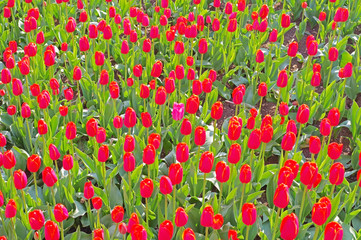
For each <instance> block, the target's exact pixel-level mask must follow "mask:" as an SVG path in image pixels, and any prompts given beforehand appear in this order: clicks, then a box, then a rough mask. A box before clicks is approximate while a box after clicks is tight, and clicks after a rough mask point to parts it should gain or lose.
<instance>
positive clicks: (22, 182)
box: [14, 169, 28, 204]
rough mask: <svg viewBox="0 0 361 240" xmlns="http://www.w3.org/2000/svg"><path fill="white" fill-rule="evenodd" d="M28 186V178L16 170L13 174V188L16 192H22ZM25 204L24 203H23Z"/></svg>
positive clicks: (19, 170) (22, 172)
mask: <svg viewBox="0 0 361 240" xmlns="http://www.w3.org/2000/svg"><path fill="white" fill-rule="evenodd" d="M27 184H28V178H27V176H26V174H25V172H24V171H22V170H21V169H18V170H16V171H15V172H14V185H15V188H16V189H18V190H22V189H24V188H26V185H27ZM24 204H25V203H24Z"/></svg>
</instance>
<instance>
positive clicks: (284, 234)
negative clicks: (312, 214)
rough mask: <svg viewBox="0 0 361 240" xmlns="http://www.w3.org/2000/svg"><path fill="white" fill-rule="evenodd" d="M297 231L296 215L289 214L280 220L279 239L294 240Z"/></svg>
mask: <svg viewBox="0 0 361 240" xmlns="http://www.w3.org/2000/svg"><path fill="white" fill-rule="evenodd" d="M298 231H299V223H298V218H297V216H296V214H294V213H291V214H289V215H287V216H285V217H284V218H283V219H282V222H281V226H280V232H281V238H282V239H285V240H293V239H296V237H297V234H298Z"/></svg>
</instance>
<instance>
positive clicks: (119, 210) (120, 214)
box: [111, 206, 124, 223]
mask: <svg viewBox="0 0 361 240" xmlns="http://www.w3.org/2000/svg"><path fill="white" fill-rule="evenodd" d="M111 218H112V220H113V222H115V223H120V222H121V221H123V218H124V208H123V207H122V206H115V207H114V208H113V210H112V211H111Z"/></svg>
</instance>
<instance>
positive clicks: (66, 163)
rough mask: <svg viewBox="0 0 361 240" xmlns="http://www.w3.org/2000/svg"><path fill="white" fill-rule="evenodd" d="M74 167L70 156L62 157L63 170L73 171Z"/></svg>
mask: <svg viewBox="0 0 361 240" xmlns="http://www.w3.org/2000/svg"><path fill="white" fill-rule="evenodd" d="M73 166H74V160H73V156H72V155H64V157H63V168H64V170H66V171H70V170H71V169H73Z"/></svg>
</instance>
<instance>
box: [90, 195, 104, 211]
mask: <svg viewBox="0 0 361 240" xmlns="http://www.w3.org/2000/svg"><path fill="white" fill-rule="evenodd" d="M92 204H93V207H94V209H96V210H99V209H100V208H101V207H102V205H103V201H102V199H101V198H100V197H94V198H92Z"/></svg>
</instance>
